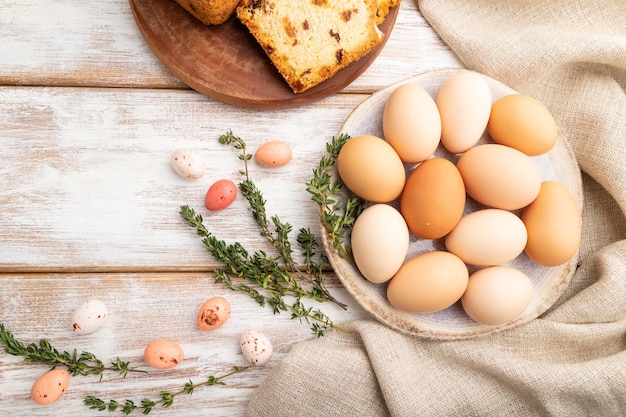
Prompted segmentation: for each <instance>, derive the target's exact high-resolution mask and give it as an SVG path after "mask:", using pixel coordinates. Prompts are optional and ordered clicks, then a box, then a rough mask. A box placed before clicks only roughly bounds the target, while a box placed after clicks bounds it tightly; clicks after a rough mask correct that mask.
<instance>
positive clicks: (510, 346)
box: [247, 0, 626, 417]
mask: <svg viewBox="0 0 626 417" xmlns="http://www.w3.org/2000/svg"><path fill="white" fill-rule="evenodd" d="M405 1H409V0H405ZM418 4H419V8H420V11H421V13H422V14H423V16H424V18H425V19H426V20H427V21H428V23H429V24H430V25H431V26H432V27H433V29H434V30H435V31H436V32H437V33H438V34H439V35H440V36H441V38H442V39H443V41H444V42H446V43H447V44H448V45H449V47H450V48H451V49H452V50H453V51H454V52H455V53H456V54H457V56H458V57H459V59H460V60H461V61H462V62H463V63H464V65H465V66H466V67H467V68H469V69H472V70H475V71H478V72H481V73H484V74H486V75H488V76H490V77H492V78H495V79H497V80H499V81H501V82H503V83H504V84H506V85H509V86H510V87H512V88H514V89H515V90H517V91H519V92H521V93H524V94H527V95H530V96H532V97H534V98H536V99H538V100H540V101H541V102H543V103H544V104H545V105H546V107H547V108H548V109H549V110H550V112H551V113H552V115H553V116H554V118H555V120H556V122H557V125H558V126H559V128H560V129H561V130H562V131H563V134H564V136H565V137H566V138H567V139H568V141H569V142H570V144H571V145H572V148H573V150H574V153H575V155H576V158H577V160H578V163H579V165H580V167H581V170H582V171H583V187H584V207H583V240H582V243H581V248H580V267H579V268H578V269H577V271H576V273H575V275H574V277H573V279H572V282H571V284H570V286H569V287H568V289H567V290H566V292H565V293H564V294H563V296H562V297H561V298H560V299H559V300H558V301H557V303H556V304H555V305H554V306H553V307H552V308H551V309H550V310H548V311H547V312H546V313H544V314H543V315H542V316H541V317H539V318H538V319H536V320H533V321H532V322H530V323H528V324H525V325H523V326H520V327H517V328H515V329H511V330H508V331H504V332H500V333H496V334H493V335H488V336H483V337H480V338H476V339H471V340H464V341H433V340H425V339H422V338H418V337H411V336H407V335H403V334H400V333H398V332H396V331H394V330H392V329H389V328H387V327H385V326H384V325H382V324H380V323H378V322H376V321H356V322H351V323H347V324H345V325H344V326H347V327H349V328H350V329H351V332H350V333H347V334H346V333H343V332H338V331H335V332H330V333H328V334H327V336H325V337H324V338H321V339H316V340H309V341H304V342H301V343H299V344H297V345H295V346H294V348H293V349H292V351H291V352H290V353H289V354H288V355H287V356H286V357H285V359H283V360H282V361H281V362H279V363H277V364H276V365H275V366H274V368H273V369H272V371H271V372H270V374H269V375H268V377H267V379H266V380H265V381H264V382H263V383H262V384H261V386H260V387H259V388H258V390H257V391H256V393H255V395H254V396H253V398H252V400H251V401H250V404H249V407H248V410H247V414H248V415H249V416H255V417H264V416H273V417H278V416H295V415H297V416H353V415H360V416H432V415H437V416H448V415H454V416H501V415H523V416H567V417H576V416H590V415H594V416H626V2H624V1H621V0H619V1H616V0H594V1H588V0H577V1H573V0H553V1H548V0H523V1H522V0H510V1H501V0H448V1H438V0H419V2H418ZM416 53H419V50H418V51H417V52H416Z"/></svg>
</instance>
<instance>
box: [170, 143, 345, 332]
mask: <svg viewBox="0 0 626 417" xmlns="http://www.w3.org/2000/svg"><path fill="white" fill-rule="evenodd" d="M219 142H220V143H221V144H225V145H232V146H233V147H234V148H235V149H237V150H238V151H239V156H238V158H239V159H240V160H241V161H243V163H244V169H242V170H241V171H240V173H241V174H242V175H243V176H244V179H243V180H242V181H241V182H240V183H239V189H240V190H241V193H242V195H243V196H244V197H245V199H246V200H247V201H248V204H249V206H250V210H251V214H252V217H253V219H254V221H255V223H256V224H257V226H259V229H260V234H261V236H262V237H264V238H265V240H266V241H267V242H268V243H269V245H270V246H271V249H272V251H275V252H277V253H278V257H274V256H271V255H270V254H268V253H267V252H265V251H263V250H257V251H255V252H253V253H249V252H248V251H247V250H246V249H245V248H244V247H243V246H242V245H241V244H240V243H238V242H236V243H232V244H228V243H226V242H225V241H224V240H221V239H218V238H217V237H216V236H214V235H213V233H211V232H210V231H209V230H208V229H207V227H206V226H205V225H204V223H203V218H202V216H201V215H200V214H198V213H196V212H195V211H194V210H193V209H192V208H190V207H189V206H186V205H184V206H181V208H180V214H181V216H182V217H183V219H184V220H185V221H186V222H187V224H188V225H189V226H191V227H193V228H195V229H196V233H197V234H198V235H199V236H200V237H201V238H202V242H203V243H204V245H205V247H206V249H207V250H208V251H209V253H211V254H212V255H213V256H214V257H215V258H216V259H217V260H218V261H219V262H221V263H223V265H224V266H223V267H222V268H217V269H215V270H214V271H213V275H214V278H215V282H216V283H222V284H224V286H225V287H226V288H229V289H231V290H233V291H238V292H241V293H244V294H247V295H249V296H250V297H251V298H252V299H254V300H255V301H256V302H257V303H258V304H259V305H260V306H262V307H264V306H266V305H269V306H270V307H271V309H272V311H273V312H274V314H279V313H280V312H282V311H289V312H290V313H291V318H292V319H299V320H300V321H301V322H305V323H307V324H309V325H310V326H311V331H312V332H313V333H314V334H315V335H316V336H318V337H320V336H323V334H324V332H325V330H327V329H328V328H337V329H341V328H340V327H338V326H336V325H334V324H333V322H332V320H331V319H330V317H328V316H327V315H326V314H325V313H324V312H322V311H321V310H320V309H313V308H312V307H306V306H305V305H304V303H303V302H302V299H303V298H305V297H306V298H309V299H311V300H314V301H317V302H326V301H330V302H333V303H335V304H337V305H338V306H340V307H341V308H343V309H346V308H347V307H346V305H345V304H343V303H341V302H339V301H338V300H337V299H336V298H335V297H334V296H333V295H332V294H331V293H330V291H329V290H328V288H327V287H326V284H325V276H324V271H325V270H327V269H328V267H329V262H328V259H327V257H326V256H325V254H324V253H323V251H321V252H319V251H318V245H317V242H316V240H315V236H314V235H313V234H312V233H311V231H310V230H309V229H304V228H301V229H299V231H298V235H297V238H296V241H297V243H298V247H299V249H300V251H301V252H302V254H303V255H304V258H305V264H306V266H305V269H304V270H303V269H301V268H299V267H298V266H297V264H296V262H295V260H294V248H293V246H292V244H291V241H290V235H291V233H292V232H293V227H292V226H291V225H290V224H289V223H286V222H282V221H281V220H280V218H279V217H278V216H271V217H268V214H267V212H266V210H265V203H266V201H265V199H264V198H263V194H262V193H261V191H260V190H259V188H258V187H257V186H256V184H255V183H254V182H253V181H252V180H251V179H250V173H249V167H248V161H250V159H251V158H252V155H251V154H249V153H247V150H246V143H245V141H244V140H243V139H241V138H240V137H238V136H235V135H234V134H233V133H232V131H228V132H227V133H226V134H224V135H221V136H220V137H219ZM286 297H292V301H287V300H286Z"/></svg>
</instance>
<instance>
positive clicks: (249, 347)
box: [239, 330, 274, 366]
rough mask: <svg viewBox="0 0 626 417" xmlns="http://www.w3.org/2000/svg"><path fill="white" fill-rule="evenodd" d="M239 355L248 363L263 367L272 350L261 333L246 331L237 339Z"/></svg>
mask: <svg viewBox="0 0 626 417" xmlns="http://www.w3.org/2000/svg"><path fill="white" fill-rule="evenodd" d="M239 345H240V346H241V353H242V354H243V357H244V358H246V360H247V361H248V362H250V363H251V364H252V365H255V366H263V365H265V364H266V363H268V362H269V361H270V359H271V358H272V353H273V352H274V348H273V347H272V343H271V342H270V340H269V339H268V338H267V336H265V335H264V334H263V333H261V332H257V331H255V330H246V331H245V332H244V333H243V334H242V335H241V338H240V339H239Z"/></svg>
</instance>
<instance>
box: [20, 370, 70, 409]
mask: <svg viewBox="0 0 626 417" xmlns="http://www.w3.org/2000/svg"><path fill="white" fill-rule="evenodd" d="M69 384H70V373H69V372H67V371H66V370H65V369H53V370H51V371H48V372H46V373H45V374H43V375H42V376H40V377H39V378H37V380H36V381H35V383H34V384H33V386H32V388H31V390H30V397H31V398H32V399H33V401H35V402H36V403H37V404H39V405H50V404H52V403H54V402H56V401H58V400H59V399H60V398H61V397H62V396H63V395H64V394H65V392H66V391H67V387H68V385H69Z"/></svg>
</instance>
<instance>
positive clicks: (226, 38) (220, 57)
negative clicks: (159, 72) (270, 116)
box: [130, 0, 398, 109]
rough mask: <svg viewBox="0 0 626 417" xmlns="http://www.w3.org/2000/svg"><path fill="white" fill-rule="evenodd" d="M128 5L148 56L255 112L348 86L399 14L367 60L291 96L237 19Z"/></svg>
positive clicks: (166, 2)
mask: <svg viewBox="0 0 626 417" xmlns="http://www.w3.org/2000/svg"><path fill="white" fill-rule="evenodd" d="M130 6H131V9H132V12H133V16H134V18H135V22H136V24H137V27H138V28H139V31H140V32H141V35H142V36H143V38H144V40H145V41H146V43H147V44H148V46H149V47H150V49H152V52H153V53H154V54H155V55H156V57H157V58H158V59H159V60H160V61H161V62H162V63H163V65H165V66H166V67H167V68H168V69H169V70H170V71H171V72H172V73H173V74H174V75H175V76H176V77H178V78H179V79H180V80H181V81H182V82H184V83H185V84H187V85H188V86H189V87H191V88H193V89H194V90H196V91H198V92H199V93H202V94H204V95H206V96H208V97H211V98H214V99H216V100H219V101H222V102H224V103H228V104H232V105H235V106H240V107H248V108H257V109H277V108H288V107H296V106H300V105H303V104H307V103H310V102H314V101H317V100H320V99H322V98H325V97H327V96H330V95H332V94H334V93H336V92H338V91H339V90H341V89H343V88H344V87H346V86H347V85H348V84H350V83H351V82H352V81H354V80H355V79H356V78H357V77H358V76H359V75H361V74H362V73H363V72H364V71H365V70H366V69H367V68H368V67H369V66H370V65H371V64H372V62H374V59H376V57H377V56H378V54H379V53H380V51H381V50H382V48H383V47H384V45H385V43H386V41H387V39H388V38H389V35H390V34H391V30H392V29H393V26H394V24H395V21H396V16H397V14H398V7H394V8H392V9H391V10H390V11H389V14H388V15H387V17H386V18H385V21H384V22H383V23H382V24H381V25H380V26H379V29H380V30H381V31H382V32H383V33H384V34H385V37H384V39H383V42H382V43H381V44H380V45H378V46H377V47H376V48H375V49H374V50H372V51H371V52H370V53H369V54H368V55H367V56H365V57H363V58H362V59H360V60H359V61H357V62H354V63H352V64H351V65H349V66H348V67H346V68H344V69H342V70H340V71H339V72H337V73H336V74H335V75H334V76H333V77H331V78H330V79H328V80H326V81H324V82H322V83H320V84H318V85H317V86H315V87H313V88H311V89H309V90H307V91H305V92H302V93H298V94H295V93H294V92H293V91H292V90H291V88H289V86H288V85H287V83H286V82H285V81H284V79H283V78H282V76H281V75H280V74H279V73H278V71H277V70H276V68H275V67H274V66H273V65H272V63H271V61H270V60H269V58H268V57H267V56H266V55H265V52H264V51H263V49H262V48H261V47H260V46H259V44H258V43H257V42H256V40H255V39H254V38H253V37H252V35H251V34H250V33H249V32H248V29H247V28H246V27H245V26H243V24H241V23H240V22H239V20H237V18H236V17H232V18H231V19H229V20H228V21H227V22H225V23H224V24H221V25H216V26H206V25H204V24H202V23H201V22H200V21H198V20H197V19H195V18H194V17H193V16H192V15H191V14H189V13H187V11H186V10H185V9H183V8H182V7H181V6H179V5H178V3H176V2H175V1H174V0H130Z"/></svg>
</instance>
